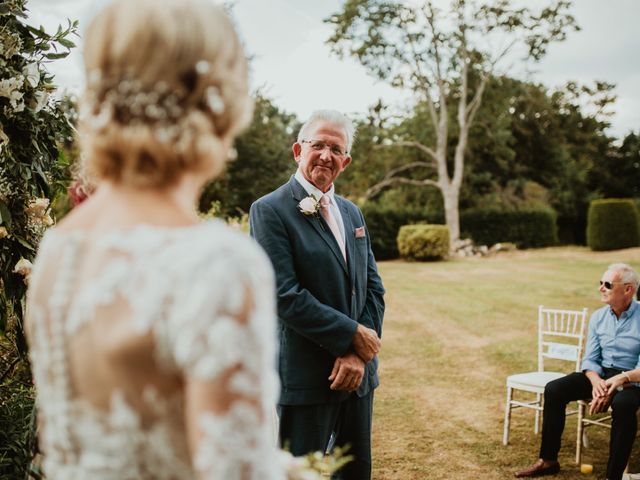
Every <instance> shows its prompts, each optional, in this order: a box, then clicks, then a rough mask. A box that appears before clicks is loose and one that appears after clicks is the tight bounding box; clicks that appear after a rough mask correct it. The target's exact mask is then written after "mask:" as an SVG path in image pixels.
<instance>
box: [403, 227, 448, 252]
mask: <svg viewBox="0 0 640 480" xmlns="http://www.w3.org/2000/svg"><path fill="white" fill-rule="evenodd" d="M449 243H450V242H449V229H448V228H447V226H446V225H403V226H402V227H400V230H399V231H398V251H399V252H400V256H401V257H402V258H407V259H411V260H439V259H442V258H444V257H446V256H447V255H448V253H449Z"/></svg>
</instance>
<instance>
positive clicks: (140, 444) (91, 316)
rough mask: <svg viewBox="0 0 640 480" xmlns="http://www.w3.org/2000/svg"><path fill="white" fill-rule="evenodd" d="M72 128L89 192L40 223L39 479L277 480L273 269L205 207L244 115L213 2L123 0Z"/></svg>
mask: <svg viewBox="0 0 640 480" xmlns="http://www.w3.org/2000/svg"><path fill="white" fill-rule="evenodd" d="M84 41H85V52H84V54H85V65H86V72H87V86H86V94H85V95H84V97H83V100H82V124H81V131H80V139H81V141H82V143H83V150H84V162H85V167H86V169H87V171H88V173H89V175H91V176H92V178H94V179H96V180H97V185H98V187H97V190H96V192H95V194H94V195H92V196H91V197H90V198H89V199H88V200H87V201H86V202H84V203H83V204H82V205H80V206H79V207H77V208H76V209H75V210H74V211H72V212H71V213H70V214H69V215H68V216H67V217H66V218H65V219H64V220H63V221H62V222H60V224H59V225H58V226H57V227H56V228H54V229H52V230H51V231H49V232H48V233H47V234H46V236H45V238H44V239H43V241H42V244H41V247H40V251H39V253H38V257H37V261H36V263H35V267H34V271H33V274H32V277H31V285H30V292H29V298H28V301H29V304H28V321H27V325H26V327H27V334H28V339H29V342H30V347H31V350H30V352H31V360H32V365H33V372H34V378H35V384H36V387H37V392H38V406H39V415H38V416H39V423H40V428H39V434H40V446H41V450H42V451H43V455H44V460H43V461H44V470H45V474H46V475H47V478H49V479H62V480H74V479H83V480H105V479H114V480H115V479H117V480H126V479H189V478H203V479H219V480H234V479H256V480H257V479H260V480H264V479H280V478H284V473H283V471H282V467H281V466H280V465H279V462H278V454H277V451H276V449H275V446H274V445H275V442H274V438H273V431H272V413H271V412H272V410H271V409H272V405H273V404H274V403H275V400H276V395H277V377H276V374H275V370H274V362H275V355H276V352H275V305H274V285H273V275H272V272H271V269H270V265H269V263H268V260H267V259H266V257H265V256H264V255H263V253H262V252H261V251H260V250H259V249H258V248H257V247H256V246H255V245H254V243H253V242H252V241H251V240H250V239H249V238H248V236H246V235H244V234H242V233H238V232H235V231H233V230H231V229H229V228H227V227H226V226H225V225H224V224H222V223H219V222H204V223H201V222H199V221H198V218H197V215H196V211H195V203H196V201H197V198H198V194H199V192H200V189H201V187H202V186H203V184H204V182H205V181H206V180H207V179H208V178H210V177H211V176H212V175H214V174H215V173H218V172H219V171H220V170H221V168H222V167H223V164H224V163H225V161H226V159H227V156H228V152H229V150H230V148H231V145H232V141H233V138H234V136H235V135H236V134H237V133H238V132H239V130H240V129H241V128H243V127H244V126H245V125H246V124H247V121H248V119H249V118H250V113H251V106H250V100H249V96H248V93H247V91H248V88H247V65H246V60H245V57H244V55H243V51H242V48H241V45H240V43H239V41H238V39H237V37H236V34H235V32H234V30H233V28H232V25H231V23H230V22H229V20H228V19H227V17H226V15H225V14H224V13H223V12H222V10H221V9H219V8H217V7H214V6H212V5H211V4H210V3H207V2H205V1H197V0H162V1H158V0H136V1H135V2H134V1H129V0H121V1H118V2H114V3H112V4H111V5H109V6H108V7H107V8H106V9H105V10H104V11H102V12H101V13H100V14H99V15H98V16H97V17H96V18H95V19H94V20H93V22H92V24H91V25H90V26H89V27H88V28H87V33H86V35H85V39H84Z"/></svg>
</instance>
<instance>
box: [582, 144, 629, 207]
mask: <svg viewBox="0 0 640 480" xmlns="http://www.w3.org/2000/svg"><path fill="white" fill-rule="evenodd" d="M608 153H609V154H608V155H600V156H597V157H595V158H594V166H593V169H592V171H591V175H590V177H591V179H592V185H593V188H594V189H596V190H598V192H599V193H600V194H601V195H602V196H603V197H604V198H629V197H634V198H638V199H640V134H638V133H633V132H631V133H629V134H628V135H627V136H626V137H625V138H624V139H623V140H622V144H621V145H620V146H619V147H617V148H610V149H609V151H608Z"/></svg>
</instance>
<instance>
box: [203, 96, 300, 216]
mask: <svg viewBox="0 0 640 480" xmlns="http://www.w3.org/2000/svg"><path fill="white" fill-rule="evenodd" d="M297 131H298V122H297V120H296V118H295V116H293V115H290V114H287V113H285V112H282V111H281V110H279V109H278V108H277V107H276V106H275V105H274V104H273V102H271V100H269V99H267V98H266V97H264V96H263V95H262V94H261V93H259V92H258V93H257V95H256V98H255V108H254V112H253V120H252V122H251V124H250V125H249V127H248V129H247V130H246V131H245V132H244V133H243V134H242V135H241V136H240V137H238V138H237V140H236V144H235V148H236V150H237V152H238V157H237V159H236V160H235V161H233V162H231V163H230V164H229V165H228V168H227V170H226V172H225V173H224V174H223V176H222V177H220V178H218V179H216V180H214V181H213V182H212V183H211V184H210V185H208V186H207V187H206V188H205V190H204V192H203V194H202V196H201V198H200V210H201V211H203V212H206V211H208V210H209V209H210V207H211V205H212V202H215V201H218V202H220V205H221V212H220V213H221V214H222V215H223V216H224V217H232V216H237V215H242V213H243V212H248V211H249V207H250V206H251V203H253V202H254V201H255V200H256V199H258V198H260V197H261V196H263V195H266V194H267V193H269V192H270V191H272V190H274V189H276V188H277V187H279V186H280V185H282V184H283V183H284V182H286V181H287V179H288V178H289V176H291V174H292V173H293V172H294V171H295V163H294V160H293V154H292V153H291V145H293V143H294V142H295V136H296V135H297Z"/></svg>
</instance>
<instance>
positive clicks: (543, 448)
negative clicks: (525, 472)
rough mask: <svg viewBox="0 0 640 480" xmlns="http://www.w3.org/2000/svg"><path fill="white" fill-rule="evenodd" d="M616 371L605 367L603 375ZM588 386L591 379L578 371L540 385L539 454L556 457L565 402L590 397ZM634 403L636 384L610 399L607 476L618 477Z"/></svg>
mask: <svg viewBox="0 0 640 480" xmlns="http://www.w3.org/2000/svg"><path fill="white" fill-rule="evenodd" d="M618 373H620V370H616V369H612V368H605V375H604V378H610V377H613V376H614V375H617V374H618ZM591 390H592V387H591V382H590V381H589V379H588V378H587V376H586V375H585V374H584V373H581V372H575V373H571V374H569V375H567V376H566V377H562V378H559V379H558V380H554V381H552V382H549V383H548V384H547V386H546V388H545V389H544V411H543V414H542V443H541V445H540V458H543V459H544V460H557V459H558V452H559V451H560V440H561V438H562V432H563V430H564V422H565V409H566V407H567V404H568V403H569V402H571V401H574V400H584V399H587V398H591ZM638 407H640V388H638V387H631V388H625V389H624V390H623V391H621V392H618V393H616V394H615V395H614V397H613V401H612V402H611V412H612V413H611V414H612V421H611V437H610V441H609V462H608V464H607V478H608V479H609V480H621V479H622V474H623V473H624V469H625V467H626V465H627V462H628V461H629V456H630V455H631V448H632V447H633V442H634V440H635V438H636V431H637V429H638V421H637V419H636V412H637V410H638Z"/></svg>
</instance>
